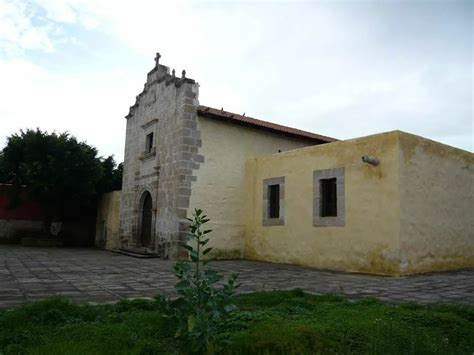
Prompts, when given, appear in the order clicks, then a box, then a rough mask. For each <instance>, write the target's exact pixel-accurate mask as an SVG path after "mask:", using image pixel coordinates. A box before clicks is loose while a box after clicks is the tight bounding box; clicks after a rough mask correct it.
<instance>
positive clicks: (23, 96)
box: [0, 0, 473, 161]
mask: <svg viewBox="0 0 474 355" xmlns="http://www.w3.org/2000/svg"><path fill="white" fill-rule="evenodd" d="M472 49H473V5H472V2H470V1H465V2H462V1H454V2H440V1H437V2H434V1H415V2H406V1H403V2H402V1H373V2H369V1H364V2H358V1H350V2H349V1H346V2H342V1H341V2H333V1H322V2H316V1H309V2H280V1H260V2H249V1H248V2H237V1H234V2H227V1H215V2H197V1H196V2H178V1H166V2H165V1H163V2H158V1H151V0H150V1H140V0H134V1H113V0H41V1H40V0H38V1H35V0H31V1H10V0H0V149H1V148H2V147H3V146H4V144H5V137H6V136H8V135H10V134H12V133H14V132H17V131H18V130H19V129H21V128H34V127H39V128H41V129H45V130H48V131H52V130H57V131H66V130H67V131H69V132H70V133H71V134H73V135H75V136H76V137H77V138H78V139H79V140H85V141H87V142H88V143H89V144H92V145H94V146H96V147H97V148H98V149H99V152H100V154H101V155H103V156H107V155H110V154H114V155H115V157H116V159H117V161H121V160H122V159H123V149H124V141H125V118H124V116H125V115H126V114H127V113H128V108H129V106H130V105H132V104H133V103H134V100H135V96H136V95H137V94H138V93H139V92H140V90H141V89H142V88H143V84H144V82H145V79H146V74H147V72H148V71H149V70H151V69H152V67H153V65H154V61H153V57H154V55H155V52H157V51H159V52H160V53H161V54H162V57H161V61H160V63H162V64H164V65H167V66H170V67H171V68H176V70H177V72H178V73H180V72H181V70H182V69H186V71H187V76H188V77H191V78H193V79H195V80H196V81H198V82H199V83H200V97H199V100H200V103H201V104H203V105H208V106H213V107H217V108H221V107H224V109H225V110H227V111H233V112H237V113H243V112H246V114H247V115H248V116H252V117H256V118H260V119H264V120H268V121H273V122H277V123H281V124H284V125H288V126H292V127H297V128H301V129H305V130H309V131H313V132H316V133H320V134H324V135H328V136H332V137H336V138H340V139H344V138H353V137H358V136H364V135H368V134H372V133H377V132H383V131H388V130H394V129H400V130H403V131H407V132H411V133H415V134H418V135H422V136H425V137H428V138H431V139H434V140H438V141H441V142H443V143H446V144H450V145H453V146H456V147H459V148H463V149H466V150H470V151H472V150H473V81H472V80H473V77H472V68H473V53H472Z"/></svg>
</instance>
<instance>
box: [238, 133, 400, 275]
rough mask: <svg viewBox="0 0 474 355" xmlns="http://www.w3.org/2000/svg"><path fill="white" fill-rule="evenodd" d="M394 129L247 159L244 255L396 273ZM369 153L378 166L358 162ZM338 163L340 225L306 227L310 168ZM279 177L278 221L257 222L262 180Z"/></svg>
mask: <svg viewBox="0 0 474 355" xmlns="http://www.w3.org/2000/svg"><path fill="white" fill-rule="evenodd" d="M398 137H399V132H388V133H383V134H377V135H373V136H368V137H363V138H358V139H353V140H347V141H339V142H333V143H329V144H324V145H319V146H314V147H308V148H304V149H299V150H294V151H290V152H287V153H281V154H273V155H269V156H263V157H259V158H255V159H250V160H249V161H248V162H247V164H246V178H247V180H246V181H247V187H246V190H245V191H246V192H245V195H246V197H247V206H246V209H245V212H246V221H247V226H246V231H245V248H244V257H245V258H246V259H254V260H262V261H270V262H277V263H289V264H298V265H304V266H311V267H317V268H322V269H332V270H343V271H354V272H367V273H374V274H388V275H398V274H399V273H400V268H399V266H400V265H399V248H400V238H399V236H400V198H399V196H400V194H399V139H398ZM365 154H367V155H370V156H375V157H377V158H378V159H380V165H378V166H372V165H369V164H366V163H363V162H362V161H361V157H362V155H365ZM335 168H344V170H345V173H344V175H345V198H344V199H345V226H343V227H342V226H341V227H336V226H334V227H314V226H313V171H315V170H323V169H335ZM281 176H284V177H285V197H284V199H285V201H284V204H285V224H284V225H282V226H263V225H262V210H263V191H262V188H263V180H264V179H268V178H274V177H281Z"/></svg>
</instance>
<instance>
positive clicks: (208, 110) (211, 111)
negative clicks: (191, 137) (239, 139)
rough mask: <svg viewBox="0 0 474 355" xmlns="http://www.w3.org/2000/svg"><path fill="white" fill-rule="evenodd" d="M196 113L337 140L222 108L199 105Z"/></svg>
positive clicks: (327, 141) (306, 136) (330, 140)
mask: <svg viewBox="0 0 474 355" xmlns="http://www.w3.org/2000/svg"><path fill="white" fill-rule="evenodd" d="M198 114H199V115H200V116H204V117H209V118H213V119H217V120H222V121H227V122H233V123H237V124H243V125H247V126H252V127H256V128H260V129H265V130H269V131H273V132H276V133H281V134H284V135H288V136H292V137H300V138H305V139H309V140H314V141H317V142H319V143H329V142H335V141H337V139H335V138H331V137H326V136H322V135H320V134H316V133H311V132H307V131H302V130H300V129H296V128H291V127H287V126H282V125H279V124H276V123H271V122H267V121H262V120H258V119H256V118H252V117H248V116H243V115H239V114H236V113H232V112H227V111H224V110H218V109H215V108H212V107H208V106H202V105H200V106H199V108H198Z"/></svg>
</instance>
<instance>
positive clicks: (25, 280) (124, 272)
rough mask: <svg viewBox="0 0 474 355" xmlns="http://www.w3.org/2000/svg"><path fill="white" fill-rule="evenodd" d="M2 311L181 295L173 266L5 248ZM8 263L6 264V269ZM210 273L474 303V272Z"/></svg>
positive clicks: (286, 268)
mask: <svg viewBox="0 0 474 355" xmlns="http://www.w3.org/2000/svg"><path fill="white" fill-rule="evenodd" d="M0 260H2V269H0V308H10V307H14V306H17V305H19V304H21V303H25V302H28V301H33V300H39V299H44V298H46V297H50V296H54V295H61V296H64V297H67V298H69V299H71V300H73V301H74V302H77V303H84V302H95V303H110V302H116V301H119V300H120V299H123V298H139V297H148V298H150V297H154V296H155V295H156V294H158V293H163V294H166V295H167V296H170V297H174V296H176V291H175V289H174V285H175V283H176V279H175V277H174V273H173V262H171V261H167V260H160V259H135V258H132V257H128V256H125V255H119V254H114V253H110V252H107V251H103V250H97V249H69V248H51V249H44V248H41V249H40V248H30V247H21V246H14V245H0ZM3 265H5V266H3ZM210 267H211V268H213V269H215V270H218V271H221V272H223V273H224V274H227V275H228V274H230V273H231V272H238V273H240V277H239V278H240V280H239V281H240V282H241V283H242V286H241V287H240V288H239V292H241V293H245V292H252V291H256V290H273V289H291V288H301V289H304V290H306V291H308V292H312V293H317V294H324V293H342V294H345V295H347V296H348V297H351V298H358V297H366V296H375V297H378V298H379V299H380V300H382V301H384V302H396V303H398V302H402V301H415V302H421V303H443V302H444V303H462V304H474V269H471V270H461V271H454V272H445V273H433V274H427V275H414V276H405V277H399V278H391V277H384V276H372V275H362V274H350V273H341V272H328V271H321V270H316V269H311V268H306V267H299V266H294V265H283V264H273V263H264V262H257V261H248V260H241V261H239V260H229V261H216V262H213V263H211V264H210Z"/></svg>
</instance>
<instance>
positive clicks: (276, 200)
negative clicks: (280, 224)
mask: <svg viewBox="0 0 474 355" xmlns="http://www.w3.org/2000/svg"><path fill="white" fill-rule="evenodd" d="M268 218H280V185H269V186H268Z"/></svg>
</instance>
